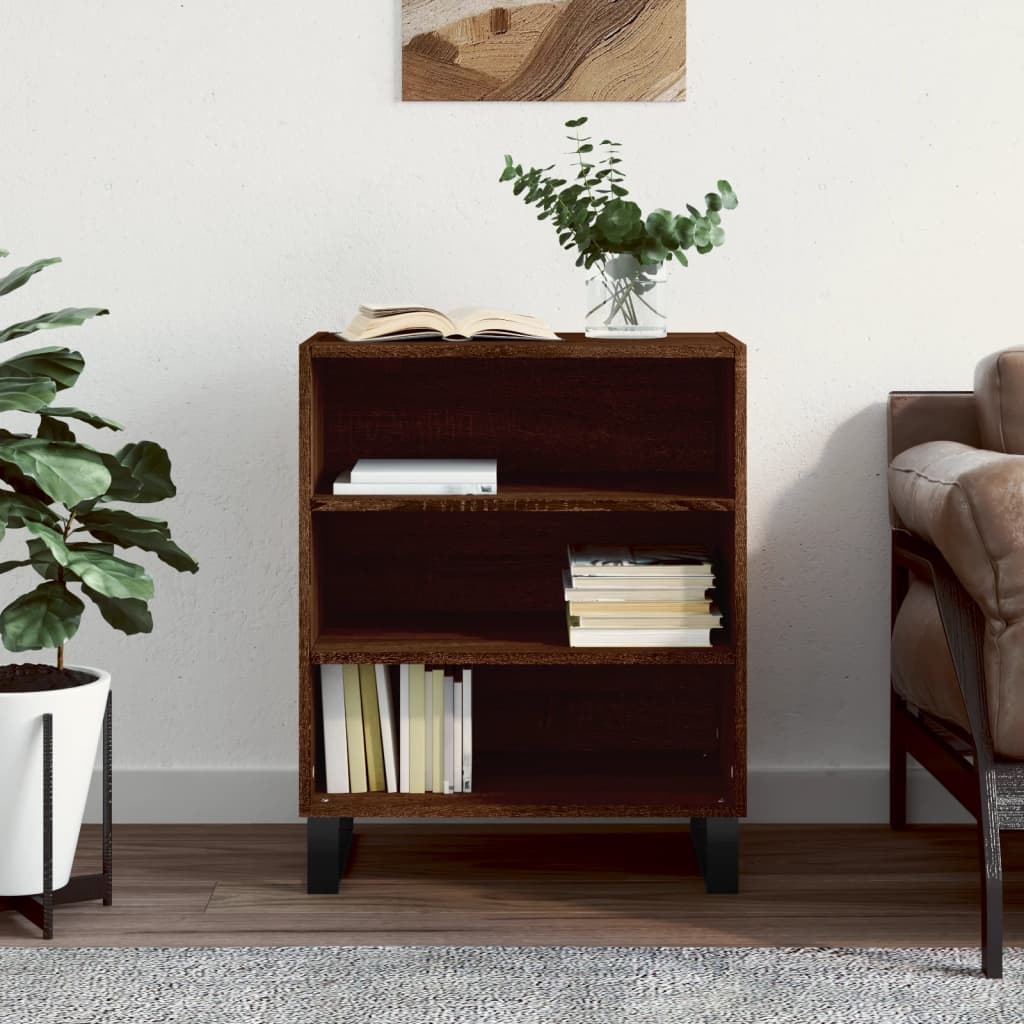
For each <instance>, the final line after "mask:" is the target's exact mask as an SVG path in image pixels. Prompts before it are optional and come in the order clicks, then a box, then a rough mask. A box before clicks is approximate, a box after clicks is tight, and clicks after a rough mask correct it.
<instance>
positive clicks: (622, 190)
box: [611, 185, 629, 199]
mask: <svg viewBox="0 0 1024 1024" xmlns="http://www.w3.org/2000/svg"><path fill="white" fill-rule="evenodd" d="M611 188H612V191H613V192H614V193H615V194H616V195H617V196H618V197H619V198H620V199H621V198H622V196H628V195H629V189H626V188H623V187H622V186H621V185H612V187H611Z"/></svg>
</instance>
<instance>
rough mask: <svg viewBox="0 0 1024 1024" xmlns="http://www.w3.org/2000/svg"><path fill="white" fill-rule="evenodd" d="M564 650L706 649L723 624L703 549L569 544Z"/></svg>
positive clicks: (565, 583) (710, 564)
mask: <svg viewBox="0 0 1024 1024" xmlns="http://www.w3.org/2000/svg"><path fill="white" fill-rule="evenodd" d="M563 583H564V585H565V600H566V602H567V608H566V611H567V614H568V619H569V646H570V647H710V646H711V631H712V630H713V629H717V628H719V627H720V626H721V625H722V616H721V613H720V612H719V611H718V609H717V607H716V606H715V604H714V597H715V595H714V589H713V588H714V586H715V575H714V568H713V566H712V563H711V561H710V558H709V556H708V552H707V550H706V549H704V548H703V547H700V546H683V545H676V544H664V545H657V546H655V545H647V546H642V545H641V546H636V547H629V546H615V547H609V546H598V545H588V544H579V545H570V547H569V569H568V571H567V572H565V573H563Z"/></svg>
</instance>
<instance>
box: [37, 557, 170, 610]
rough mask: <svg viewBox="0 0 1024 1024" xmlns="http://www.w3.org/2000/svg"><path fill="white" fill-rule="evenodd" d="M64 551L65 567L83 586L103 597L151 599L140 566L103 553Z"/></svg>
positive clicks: (150, 588)
mask: <svg viewBox="0 0 1024 1024" xmlns="http://www.w3.org/2000/svg"><path fill="white" fill-rule="evenodd" d="M67 550H68V553H69V555H70V559H69V564H68V568H69V569H71V571H72V572H74V573H75V574H76V575H77V576H78V578H79V579H80V580H81V581H82V582H83V583H84V584H85V585H86V586H88V587H92V589H93V590H95V591H97V593H100V594H102V595H103V596H104V597H134V598H138V599H139V600H142V601H148V600H149V599H150V598H151V597H152V596H153V581H152V579H150V577H149V574H148V573H147V572H146V570H145V569H143V568H142V566H141V565H136V564H135V563H134V562H126V561H125V560H124V559H123V558H118V557H116V556H115V555H108V554H106V553H105V552H103V551H95V550H88V551H81V550H70V549H67ZM55 557H56V556H55Z"/></svg>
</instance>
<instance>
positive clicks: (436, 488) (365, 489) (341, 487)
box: [331, 472, 498, 495]
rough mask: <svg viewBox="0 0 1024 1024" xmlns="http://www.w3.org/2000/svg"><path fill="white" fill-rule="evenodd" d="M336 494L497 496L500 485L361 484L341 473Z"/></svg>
mask: <svg viewBox="0 0 1024 1024" xmlns="http://www.w3.org/2000/svg"><path fill="white" fill-rule="evenodd" d="M331 490H332V492H333V493H334V494H354V495H361V494H363V495H370V494H385V495H387V494H426V495H431V494H497V493H498V485H497V484H495V483H491V482H489V481H487V480H476V481H466V482H456V483H430V482H429V481H425V482H423V483H416V482H415V481H412V482H405V483H396V484H389V483H378V482H377V481H376V480H369V481H366V482H365V483H359V482H355V481H353V480H351V479H350V478H349V474H348V473H347V472H346V473H340V474H339V475H338V476H337V477H335V480H334V484H333V486H332V488H331Z"/></svg>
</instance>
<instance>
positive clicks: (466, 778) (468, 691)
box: [462, 668, 473, 793]
mask: <svg viewBox="0 0 1024 1024" xmlns="http://www.w3.org/2000/svg"><path fill="white" fill-rule="evenodd" d="M462 792H463V793H472V792H473V670H472V669H468V668H464V669H463V670H462Z"/></svg>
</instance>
